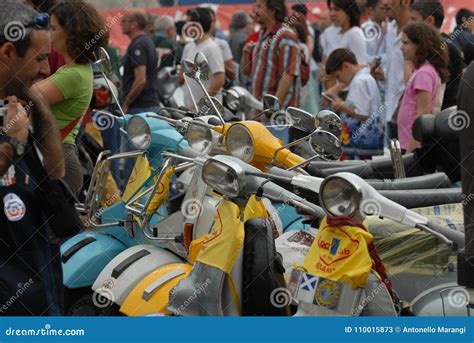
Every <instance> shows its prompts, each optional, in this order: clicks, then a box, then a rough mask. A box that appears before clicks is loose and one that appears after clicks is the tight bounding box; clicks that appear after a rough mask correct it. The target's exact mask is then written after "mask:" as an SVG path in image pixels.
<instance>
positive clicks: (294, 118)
mask: <svg viewBox="0 0 474 343" xmlns="http://www.w3.org/2000/svg"><path fill="white" fill-rule="evenodd" d="M286 112H287V113H288V115H289V116H290V118H291V126H292V127H294V128H295V129H298V130H300V131H303V132H306V133H311V132H313V131H314V130H316V121H315V120H314V117H313V115H312V114H311V113H309V112H306V111H303V110H301V109H299V108H296V107H288V109H287V110H286Z"/></svg>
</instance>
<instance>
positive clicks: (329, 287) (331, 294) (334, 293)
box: [314, 279, 341, 308]
mask: <svg viewBox="0 0 474 343" xmlns="http://www.w3.org/2000/svg"><path fill="white" fill-rule="evenodd" d="M340 293H341V291H340V289H339V284H338V283H337V282H334V281H331V280H327V279H326V280H324V279H320V281H319V283H318V287H317V288H316V293H315V295H314V298H315V300H316V303H317V304H318V305H320V306H323V307H327V308H332V307H334V306H335V305H337V303H338V300H339V295H340Z"/></svg>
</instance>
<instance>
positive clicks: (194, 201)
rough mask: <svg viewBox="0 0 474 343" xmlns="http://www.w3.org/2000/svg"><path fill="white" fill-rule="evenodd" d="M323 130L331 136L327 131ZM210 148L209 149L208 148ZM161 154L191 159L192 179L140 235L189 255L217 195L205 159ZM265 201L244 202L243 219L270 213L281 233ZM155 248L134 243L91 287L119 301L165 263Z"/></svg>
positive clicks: (189, 133) (211, 219)
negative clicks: (169, 209) (175, 206)
mask: <svg viewBox="0 0 474 343" xmlns="http://www.w3.org/2000/svg"><path fill="white" fill-rule="evenodd" d="M198 119H201V118H198ZM182 124H183V123H182V122H175V125H177V126H178V127H179V126H180V125H182ZM207 125H208V124H203V123H202V122H200V121H198V120H195V121H193V122H192V124H191V123H190V124H189V125H188V127H187V133H186V137H188V139H189V141H193V139H192V138H191V137H192V136H194V135H195V134H194V133H193V130H194V128H202V127H204V128H207ZM326 134H327V135H330V136H332V135H331V134H330V133H326ZM321 136H323V135H318V136H317V137H321ZM315 137H316V136H315ZM315 142H316V139H315ZM210 152H211V153H212V150H210ZM165 156H167V158H175V159H177V160H184V161H186V162H188V163H189V162H193V163H194V164H195V169H194V174H193V180H192V182H191V183H190V184H189V186H188V190H187V192H186V195H185V196H184V200H183V202H182V204H183V205H182V207H181V211H177V212H174V213H172V214H170V215H169V216H168V217H167V218H164V219H163V220H161V221H159V222H158V223H156V224H155V225H154V226H153V228H152V229H149V228H148V227H147V226H146V225H144V226H143V230H144V235H145V236H146V237H147V238H148V239H150V240H152V241H158V242H162V244H163V245H161V246H162V247H165V248H167V249H168V250H169V251H171V252H173V253H174V254H176V255H178V256H180V257H182V258H191V257H190V256H193V252H192V249H191V245H192V244H191V242H193V241H196V240H197V239H199V238H200V237H203V236H204V235H205V234H207V233H208V232H210V230H211V229H212V225H213V223H214V222H215V221H216V218H214V216H215V214H216V209H217V208H218V204H219V203H220V201H221V199H220V197H218V196H216V195H215V194H214V193H213V187H210V186H209V185H206V184H205V183H204V182H203V180H202V178H201V174H202V166H203V165H204V161H205V159H204V160H201V158H198V159H189V158H185V157H182V156H179V155H176V154H169V153H165ZM275 200H278V199H275ZM285 204H286V206H288V207H291V204H288V203H287V202H285ZM269 205H270V204H269V202H268V201H267V202H265V205H263V204H261V203H260V202H255V201H254V200H253V199H252V200H251V201H249V202H246V203H245V206H244V209H245V213H246V215H245V219H250V218H254V217H271V218H272V221H273V223H274V226H276V231H278V232H279V233H281V231H282V230H281V226H278V224H277V223H278V217H279V212H278V210H273V211H271V207H270V209H269ZM179 244H181V246H180V247H181V249H177V246H179ZM156 250H157V248H155V247H153V246H150V245H137V246H134V247H132V248H129V249H127V250H126V251H124V252H122V253H121V254H120V255H118V256H117V257H116V258H114V260H112V261H111V262H110V263H109V264H108V265H107V267H106V268H104V270H103V271H102V272H101V274H100V276H99V277H98V278H97V280H96V282H95V283H94V285H93V289H94V290H95V291H96V293H97V294H101V295H103V296H104V297H105V298H108V299H109V300H110V301H109V303H110V302H114V303H116V304H118V305H122V303H123V301H124V300H125V297H126V296H127V295H128V294H129V293H130V292H131V291H132V289H133V288H134V287H135V286H136V285H137V283H138V282H140V280H142V279H143V278H145V277H146V276H147V275H148V274H153V271H154V270H155V269H159V267H160V266H162V264H163V263H165V264H166V262H167V260H166V259H161V260H160V254H161V255H162V253H157V251H156ZM145 252H146V253H145ZM156 257H158V259H156ZM125 261H128V262H130V261H133V262H132V263H133V268H132V265H131V264H127V266H129V267H130V268H128V267H127V268H126V269H124V272H123V274H122V275H120V277H114V270H116V269H117V268H118V266H121V265H122V264H123V263H125ZM110 280H113V282H110ZM110 284H112V285H113V287H112V288H110V287H109V285H110ZM106 295H108V296H106Z"/></svg>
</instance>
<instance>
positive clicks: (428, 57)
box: [397, 22, 449, 153]
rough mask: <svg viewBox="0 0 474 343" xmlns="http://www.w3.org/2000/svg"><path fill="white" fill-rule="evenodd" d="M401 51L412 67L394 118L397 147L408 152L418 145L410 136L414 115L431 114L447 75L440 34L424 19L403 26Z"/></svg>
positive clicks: (444, 50)
mask: <svg viewBox="0 0 474 343" xmlns="http://www.w3.org/2000/svg"><path fill="white" fill-rule="evenodd" d="M401 50H402V53H403V57H404V59H405V60H407V61H410V62H412V63H413V65H414V66H415V70H414V72H413V74H412V76H411V78H410V80H409V81H408V83H407V87H406V90H405V94H404V95H403V99H402V102H401V104H400V110H399V112H398V119H397V123H398V139H399V141H400V146H401V148H402V149H403V150H405V152H406V153H410V152H412V151H413V150H414V149H416V148H418V147H419V144H420V143H419V142H417V141H415V139H414V138H413V135H412V126H413V123H414V122H415V119H416V117H417V116H419V115H421V114H425V113H433V109H434V107H435V104H436V100H437V97H438V91H439V89H440V86H441V83H444V82H446V80H447V79H448V77H449V72H448V69H447V64H448V62H447V61H448V55H447V49H443V48H442V46H441V37H440V35H439V33H438V32H436V31H435V29H433V28H432V27H430V26H429V25H428V24H425V23H423V22H417V23H413V24H409V25H407V26H406V27H405V28H404V29H403V36H402V47H401ZM400 72H402V71H400Z"/></svg>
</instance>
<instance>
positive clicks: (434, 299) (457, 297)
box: [411, 282, 470, 317]
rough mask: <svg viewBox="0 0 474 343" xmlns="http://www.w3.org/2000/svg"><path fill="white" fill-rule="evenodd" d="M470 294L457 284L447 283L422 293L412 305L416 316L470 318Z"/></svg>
mask: <svg viewBox="0 0 474 343" xmlns="http://www.w3.org/2000/svg"><path fill="white" fill-rule="evenodd" d="M469 299H470V295H469V292H468V291H467V290H466V288H465V287H463V286H459V285H458V284H457V282H450V283H445V284H442V285H438V286H435V287H432V288H430V289H428V290H426V291H424V292H422V293H420V294H419V295H418V296H417V297H416V298H415V299H413V301H412V303H411V310H412V312H413V313H414V314H415V315H416V316H423V317H426V316H429V317H431V316H436V317H451V316H469V312H468V309H467V305H468V302H469Z"/></svg>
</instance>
